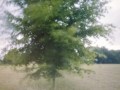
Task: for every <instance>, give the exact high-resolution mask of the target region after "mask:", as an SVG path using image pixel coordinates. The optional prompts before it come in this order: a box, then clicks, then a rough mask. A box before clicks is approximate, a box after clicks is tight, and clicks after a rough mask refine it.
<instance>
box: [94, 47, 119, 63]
mask: <svg viewBox="0 0 120 90" xmlns="http://www.w3.org/2000/svg"><path fill="white" fill-rule="evenodd" d="M95 52H96V59H97V61H96V63H102V64H119V63H120V60H119V58H120V50H108V49H106V48H105V47H102V48H95Z"/></svg>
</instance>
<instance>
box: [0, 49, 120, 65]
mask: <svg viewBox="0 0 120 90" xmlns="http://www.w3.org/2000/svg"><path fill="white" fill-rule="evenodd" d="M94 51H95V53H96V60H95V63H98V64H120V50H108V49H107V48H105V47H102V48H99V47H94ZM13 52H15V50H12V51H9V52H8V53H7V54H6V55H5V56H4V59H3V60H0V64H12V63H13V61H14V57H16V55H14V53H13ZM9 57H10V58H11V59H13V60H11V59H9Z"/></svg>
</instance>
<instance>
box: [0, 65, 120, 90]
mask: <svg viewBox="0 0 120 90" xmlns="http://www.w3.org/2000/svg"><path fill="white" fill-rule="evenodd" d="M85 68H90V69H92V70H94V71H95V74H93V73H92V74H85V75H84V78H81V77H79V76H78V75H74V74H71V75H70V74H68V73H63V76H64V78H57V79H56V80H57V81H56V87H57V90H120V64H116V65H115V64H104V65H93V66H85ZM24 76H25V73H23V72H15V71H14V70H13V69H11V67H10V66H6V67H5V66H0V90H50V85H49V83H47V82H46V81H45V80H44V79H40V80H37V81H34V80H31V81H23V82H22V83H21V80H22V78H23V77H24Z"/></svg>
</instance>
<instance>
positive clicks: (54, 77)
mask: <svg viewBox="0 0 120 90" xmlns="http://www.w3.org/2000/svg"><path fill="white" fill-rule="evenodd" d="M55 80H56V71H54V72H53V90H56V82H55Z"/></svg>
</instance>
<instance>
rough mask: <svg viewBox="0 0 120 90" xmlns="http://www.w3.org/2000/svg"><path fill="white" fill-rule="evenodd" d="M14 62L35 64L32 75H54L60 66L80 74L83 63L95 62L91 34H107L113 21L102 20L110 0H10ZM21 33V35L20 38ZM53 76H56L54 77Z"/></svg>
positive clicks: (9, 16)
mask: <svg viewBox="0 0 120 90" xmlns="http://www.w3.org/2000/svg"><path fill="white" fill-rule="evenodd" d="M7 3H8V4H9V5H14V8H17V9H16V10H15V12H9V11H6V15H7V22H8V25H9V26H11V27H12V33H11V40H12V44H11V46H12V48H11V49H14V50H16V51H15V52H14V55H15V54H16V52H17V57H16V61H15V65H26V66H27V65H29V64H33V66H35V69H36V70H35V72H33V74H32V75H37V76H40V74H42V75H43V76H44V77H55V75H56V76H57V75H58V73H59V72H58V70H69V71H72V72H76V73H78V74H81V73H82V72H83V71H82V70H83V69H81V68H80V65H81V64H90V63H93V60H94V59H95V54H94V52H92V49H91V48H90V43H91V41H90V40H89V38H90V37H94V38H98V37H100V36H101V37H106V36H107V35H109V31H111V25H109V24H108V25H107V24H106V25H103V24H102V23H100V22H99V18H101V17H102V16H103V15H104V13H106V12H107V9H106V6H105V5H106V4H107V3H108V1H107V0H9V1H8V2H7ZM19 37H20V38H19ZM36 64H37V66H36ZM53 79H54V78H53Z"/></svg>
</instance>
